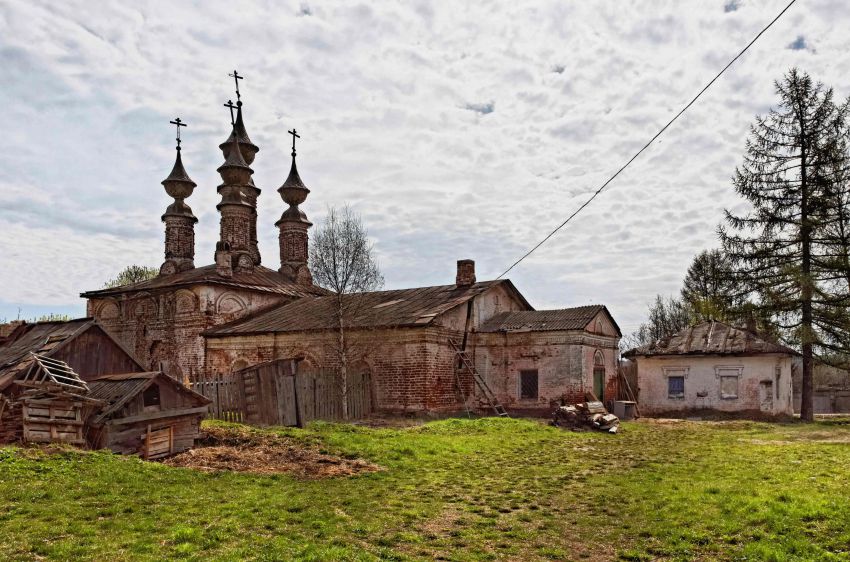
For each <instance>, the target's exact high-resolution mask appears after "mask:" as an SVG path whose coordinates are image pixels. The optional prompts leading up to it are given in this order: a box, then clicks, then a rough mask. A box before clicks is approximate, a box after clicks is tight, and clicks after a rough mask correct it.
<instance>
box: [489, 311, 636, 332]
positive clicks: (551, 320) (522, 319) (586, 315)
mask: <svg viewBox="0 0 850 562" xmlns="http://www.w3.org/2000/svg"><path fill="white" fill-rule="evenodd" d="M600 312H605V314H607V315H608V318H609V319H610V320H611V322H612V323H613V324H614V327H615V328H616V329H617V333H619V332H620V328H619V327H618V326H617V323H616V322H614V318H613V317H611V314H610V313H609V312H608V309H607V308H605V306H604V305H601V304H593V305H589V306H577V307H575V308H561V309H556V310H519V311H514V312H502V313H500V314H496V315H495V316H493V317H492V318H490V319H489V320H487V321H486V322H484V323H483V324H482V325H481V326H480V327H479V328H478V331H479V332H547V331H556V330H584V329H586V328H587V325H588V324H589V323H590V322H591V321H592V320H593V319H594V318H596V315H597V314H599V313H600ZM591 331H592V330H591Z"/></svg>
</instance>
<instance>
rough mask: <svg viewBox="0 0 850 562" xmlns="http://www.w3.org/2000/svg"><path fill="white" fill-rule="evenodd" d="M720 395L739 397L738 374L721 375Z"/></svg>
mask: <svg viewBox="0 0 850 562" xmlns="http://www.w3.org/2000/svg"><path fill="white" fill-rule="evenodd" d="M720 397H721V398H737V397H738V375H721V376H720Z"/></svg>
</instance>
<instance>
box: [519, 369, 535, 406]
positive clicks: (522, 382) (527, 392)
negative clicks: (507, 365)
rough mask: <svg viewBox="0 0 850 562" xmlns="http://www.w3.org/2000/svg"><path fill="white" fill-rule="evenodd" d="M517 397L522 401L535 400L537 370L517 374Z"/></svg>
mask: <svg viewBox="0 0 850 562" xmlns="http://www.w3.org/2000/svg"><path fill="white" fill-rule="evenodd" d="M519 397H520V398H521V399H524V400H536V399H537V369H534V370H529V371H520V372H519Z"/></svg>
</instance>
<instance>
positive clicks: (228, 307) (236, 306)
mask: <svg viewBox="0 0 850 562" xmlns="http://www.w3.org/2000/svg"><path fill="white" fill-rule="evenodd" d="M247 307H248V305H247V303H246V302H245V300H244V299H242V297H240V296H239V295H237V294H236V293H232V292H227V293H224V294H222V295H221V296H219V297H218V299H216V302H215V310H216V312H218V313H219V314H237V313H239V312H242V311H243V310H245V309H246V308H247Z"/></svg>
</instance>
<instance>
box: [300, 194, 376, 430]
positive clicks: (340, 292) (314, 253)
mask: <svg viewBox="0 0 850 562" xmlns="http://www.w3.org/2000/svg"><path fill="white" fill-rule="evenodd" d="M310 271H311V272H312V274H313V281H314V282H315V283H316V284H317V285H319V286H320V287H324V288H326V289H330V290H331V291H333V292H334V295H333V297H332V298H333V299H334V316H335V318H334V323H335V325H336V328H337V330H336V338H335V342H334V346H333V347H334V351H335V353H336V355H337V360H338V363H339V382H340V387H341V395H342V415H343V418H344V419H348V387H349V384H348V382H349V381H348V375H349V373H348V371H349V362H350V360H351V359H352V357H351V355H352V352H353V350H354V348H355V343H356V342H354V341H353V340H352V338H351V337H350V334H349V328H350V327H351V326H352V325H353V324H354V322H355V320H356V318H357V313H358V309H359V304H360V299H357V298H352V297H350V296H349V295H353V294H356V293H365V292H369V291H375V290H377V289H380V288H381V287H382V286H383V284H384V278H383V276H382V275H381V272H380V270H379V269H378V264H377V261H376V260H375V256H374V253H373V250H372V244H371V242H369V238H368V235H367V233H366V229H365V228H364V227H363V222H362V221H361V220H360V217H359V216H358V215H357V214H356V213H355V212H354V211H353V210H352V209H351V207H349V206H348V205H345V206H344V207H342V209H336V208H334V207H330V208H328V215H327V217H326V218H325V222H324V224H323V225H322V226H321V227H320V228H319V229H317V231H316V232H315V234H313V240H312V244H311V245H310Z"/></svg>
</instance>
